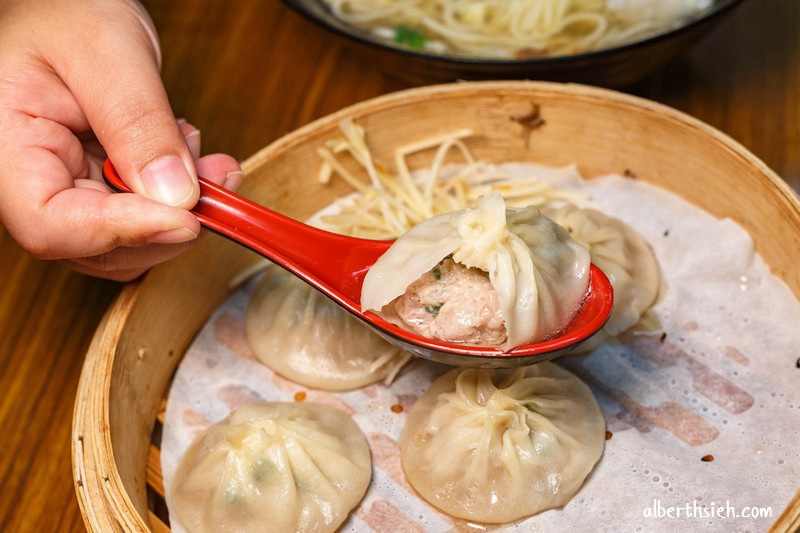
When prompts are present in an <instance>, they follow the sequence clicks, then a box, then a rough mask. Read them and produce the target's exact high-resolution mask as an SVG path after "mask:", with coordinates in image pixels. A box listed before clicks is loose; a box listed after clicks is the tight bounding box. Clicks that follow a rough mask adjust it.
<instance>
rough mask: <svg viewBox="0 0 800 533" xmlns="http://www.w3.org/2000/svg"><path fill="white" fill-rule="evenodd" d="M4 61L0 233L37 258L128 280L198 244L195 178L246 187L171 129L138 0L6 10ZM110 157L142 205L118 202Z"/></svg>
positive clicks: (29, 4) (230, 163) (2, 8)
mask: <svg viewBox="0 0 800 533" xmlns="http://www.w3.org/2000/svg"><path fill="white" fill-rule="evenodd" d="M0 50H3V53H2V54H1V55H0V223H2V224H3V225H4V226H5V228H6V229H7V231H8V232H9V233H10V234H11V236H12V237H13V238H14V239H15V240H16V241H17V242H19V243H20V245H21V246H22V247H23V248H24V249H25V250H26V251H27V252H29V253H30V254H31V255H33V256H34V257H37V258H41V259H58V260H61V261H63V262H65V263H67V264H69V265H70V266H71V267H72V268H74V269H76V270H78V271H80V272H84V273H87V274H91V275H96V276H101V277H106V278H110V279H115V280H129V279H133V278H135V277H136V276H138V275H139V274H141V273H142V272H144V271H145V270H146V269H147V268H149V267H150V266H152V265H154V264H156V263H159V262H162V261H166V260H167V259H170V258H171V257H173V256H175V255H177V254H179V253H180V252H182V251H184V250H185V249H186V248H188V247H189V246H191V243H192V242H193V241H194V239H195V238H196V237H197V235H198V234H199V231H200V226H199V223H198V221H197V219H196V218H195V217H194V215H192V214H191V213H189V212H188V211H187V209H189V208H191V207H192V206H193V205H194V204H195V202H196V201H197V197H198V194H199V189H198V185H197V173H198V172H199V173H200V174H201V175H202V176H203V177H205V178H206V179H209V180H211V181H214V182H216V183H218V184H221V185H224V186H225V187H227V188H230V189H233V188H235V187H236V186H237V185H238V183H239V181H240V180H241V177H242V173H241V170H240V168H239V165H238V163H237V162H236V161H235V160H234V159H233V158H231V157H229V156H226V155H222V154H216V155H211V156H206V157H202V158H201V157H200V154H199V152H200V132H199V131H198V130H197V129H196V128H194V127H193V126H191V125H190V124H187V123H185V122H180V123H179V122H177V121H176V120H175V117H174V116H173V113H172V110H171V108H170V106H169V102H168V99H167V96H166V92H165V91H164V87H163V85H162V82H161V79H160V76H159V61H160V59H159V53H160V52H159V49H158V43H157V40H156V37H155V30H154V29H153V28H152V24H151V22H150V20H149V18H148V16H147V14H146V13H145V11H144V10H143V8H142V7H141V6H140V5H139V4H138V3H137V2H136V1H135V0H0ZM95 135H96V136H95ZM98 141H99V143H98ZM106 153H107V155H108V156H109V157H110V158H111V160H112V161H113V162H114V165H115V167H116V168H117V171H118V172H119V173H120V176H121V177H122V178H123V179H124V180H125V182H126V183H127V184H128V185H129V186H130V187H131V189H133V190H134V191H136V192H137V193H139V194H113V193H111V192H110V190H109V189H108V187H107V186H106V185H105V184H104V183H103V180H102V174H101V164H102V161H103V159H104V157H105V156H106Z"/></svg>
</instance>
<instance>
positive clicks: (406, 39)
mask: <svg viewBox="0 0 800 533" xmlns="http://www.w3.org/2000/svg"><path fill="white" fill-rule="evenodd" d="M427 40H428V37H426V36H425V35H423V34H422V33H420V32H419V31H417V30H415V29H414V28H409V27H408V26H397V27H395V29H394V41H395V42H396V43H398V44H404V45H406V46H408V47H409V48H413V49H415V50H422V49H423V48H425V42H426V41H427Z"/></svg>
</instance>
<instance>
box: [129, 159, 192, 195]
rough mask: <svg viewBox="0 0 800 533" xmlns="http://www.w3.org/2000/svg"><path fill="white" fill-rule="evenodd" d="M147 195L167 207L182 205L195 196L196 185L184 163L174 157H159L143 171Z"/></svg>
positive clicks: (143, 182) (143, 181)
mask: <svg viewBox="0 0 800 533" xmlns="http://www.w3.org/2000/svg"><path fill="white" fill-rule="evenodd" d="M142 184H143V185H144V188H145V193H146V194H147V196H148V197H150V198H152V199H153V200H157V201H159V202H162V203H165V204H167V205H181V204H183V203H184V202H186V201H187V200H188V199H189V198H190V197H191V196H192V195H193V194H194V183H193V180H192V177H191V176H190V175H189V172H188V171H187V170H186V166H184V164H183V161H181V159H180V158H179V157H176V156H174V155H168V156H164V157H159V158H158V159H156V160H155V161H153V162H151V163H150V164H148V165H147V166H146V167H145V168H144V170H143V171H142Z"/></svg>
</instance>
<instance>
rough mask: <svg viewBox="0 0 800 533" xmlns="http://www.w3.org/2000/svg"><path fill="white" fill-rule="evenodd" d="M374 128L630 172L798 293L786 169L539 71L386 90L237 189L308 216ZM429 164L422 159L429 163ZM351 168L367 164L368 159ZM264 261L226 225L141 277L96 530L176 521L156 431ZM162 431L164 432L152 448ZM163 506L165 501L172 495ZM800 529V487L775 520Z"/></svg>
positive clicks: (80, 399)
mask: <svg viewBox="0 0 800 533" xmlns="http://www.w3.org/2000/svg"><path fill="white" fill-rule="evenodd" d="M347 118H353V119H354V120H356V121H357V122H358V123H359V124H361V125H362V126H364V127H365V128H366V130H367V132H368V139H369V142H370V146H371V148H372V150H373V153H374V155H375V156H376V158H377V159H379V160H381V161H383V162H385V163H387V164H390V163H391V162H392V161H393V157H392V155H393V149H394V148H395V147H397V146H401V145H405V144H408V143H411V142H413V141H417V140H419V139H421V138H426V137H431V136H435V135H437V134H443V133H446V132H450V131H453V130H455V129H460V128H470V129H472V130H473V132H475V134H476V135H477V136H476V137H475V138H473V139H471V140H470V142H469V145H470V148H471V149H472V150H473V152H474V154H475V155H476V156H477V157H478V158H480V159H484V160H488V161H494V162H501V161H535V162H539V163H544V164H551V165H565V164H569V163H576V164H577V165H578V167H579V168H580V170H581V172H582V173H583V174H584V175H586V176H593V175H598V174H603V173H609V172H617V173H624V172H627V173H628V174H629V175H632V176H635V177H636V178H637V179H641V180H645V181H648V182H652V183H655V184H657V185H659V186H661V187H664V188H666V189H668V190H671V191H673V192H675V193H678V194H680V195H681V196H683V197H684V198H686V199H687V200H689V201H691V202H693V203H695V204H696V205H698V206H700V207H702V208H704V209H705V210H707V211H709V212H710V213H712V214H714V215H716V216H718V217H730V218H732V219H734V220H736V221H737V222H738V223H739V224H741V225H742V226H743V227H744V228H746V229H747V230H748V231H749V232H750V234H751V235H752V236H753V239H754V240H755V242H756V246H757V249H758V251H759V252H760V253H761V255H762V256H763V258H764V259H765V260H766V261H767V263H768V264H769V265H770V266H771V268H772V271H773V273H774V274H776V275H777V276H779V277H781V278H782V279H783V280H784V281H785V282H786V283H787V284H788V285H789V286H790V287H791V289H792V290H793V291H794V294H795V295H796V296H797V297H798V298H800V269H797V268H796V266H795V265H797V264H798V263H800V200H798V197H797V195H796V194H795V193H794V191H793V190H792V189H790V188H789V187H788V186H787V185H786V184H785V183H784V182H783V180H781V179H780V178H779V177H778V176H777V175H776V174H775V173H774V172H772V171H771V170H770V169H769V168H767V167H766V165H764V163H762V162H761V161H760V160H758V159H757V158H756V157H755V156H753V155H752V154H750V153H749V152H748V151H747V150H746V149H744V148H743V147H742V146H740V145H739V144H737V143H736V142H735V141H733V140H732V139H730V138H729V137H727V136H725V135H724V134H722V133H720V132H719V131H717V130H715V129H713V128H711V127H709V126H707V125H706V124H703V123H702V122H700V121H698V120H695V119H693V118H691V117H689V116H687V115H684V114H682V113H680V112H677V111H675V110H673V109H671V108H668V107H665V106H663V105H659V104H656V103H653V102H650V101H647V100H643V99H640V98H636V97H632V96H628V95H623V94H620V93H617V92H613V91H609V90H604V89H597V88H591V87H586V86H579V85H564V84H555V83H541V82H518V81H515V82H502V81H500V82H472V83H457V84H448V85H440V86H432V87H426V88H420V89H412V90H408V91H403V92H399V93H394V94H390V95H387V96H383V97H379V98H375V99H372V100H369V101H366V102H363V103H360V104H357V105H354V106H351V107H349V108H346V109H344V110H342V111H339V112H337V113H334V114H332V115H330V116H327V117H325V118H322V119H320V120H317V121H315V122H313V123H311V124H309V125H307V126H305V127H303V128H301V129H299V130H297V131H295V132H293V133H291V134H289V135H287V136H285V137H283V138H281V139H279V140H278V141H276V142H274V143H273V144H271V145H269V146H268V147H266V148H264V149H263V150H261V151H260V152H258V153H256V154H255V155H253V156H252V157H251V158H250V159H248V160H247V161H246V162H245V163H244V165H243V166H244V169H245V171H246V174H247V177H246V179H245V180H244V183H243V185H242V187H241V189H240V192H241V193H242V194H243V195H245V196H247V197H250V198H252V199H253V200H255V201H256V202H259V203H262V204H264V205H266V206H268V207H270V208H272V209H274V210H276V211H279V212H281V213H284V214H287V215H289V216H292V217H294V218H297V219H304V218H306V217H308V216H309V215H311V214H312V213H313V212H315V211H317V210H318V209H320V208H322V207H323V206H325V205H327V204H329V203H330V202H331V201H332V200H333V199H334V198H336V197H339V196H341V195H343V194H346V193H348V192H349V190H348V189H347V187H346V186H345V185H342V184H338V183H332V184H330V185H325V186H323V185H320V184H319V183H318V182H317V172H318V169H319V164H320V159H319V158H318V156H317V155H316V150H317V148H318V147H320V146H321V145H322V144H323V143H324V142H325V141H327V140H329V139H333V138H335V137H337V136H338V125H339V123H340V122H341V121H342V120H343V119H347ZM422 157H424V156H420V159H419V160H417V161H414V160H413V159H412V163H415V162H416V163H418V164H424V163H425V161H423V160H422ZM353 170H354V171H356V168H355V166H353ZM258 259H259V258H258V257H257V256H256V255H255V254H252V253H251V252H249V251H247V250H244V249H243V248H240V247H239V246H237V245H235V244H233V243H231V242H229V241H227V240H225V239H221V238H219V237H217V236H214V235H209V236H206V237H205V238H203V239H202V242H201V243H199V245H198V246H196V247H194V248H193V249H192V250H191V251H190V252H188V253H186V254H184V255H182V256H181V257H178V258H177V259H174V260H173V261H170V262H169V263H168V264H165V265H162V266H159V267H157V268H155V269H153V270H151V271H150V272H149V273H148V274H146V275H145V276H144V277H142V278H141V279H139V280H138V281H136V282H133V283H130V284H128V285H127V286H126V287H125V288H124V289H123V290H122V292H121V294H120V295H119V297H118V299H117V300H116V302H115V303H114V304H113V305H112V307H111V308H110V309H109V310H108V312H107V313H106V315H105V317H104V318H103V320H102V322H101V324H100V325H99V327H98V329H97V332H96V333H95V336H94V339H93V341H92V343H91V345H90V347H89V351H88V353H87V356H86V362H85V364H84V368H83V372H82V375H81V380H80V385H79V389H78V395H77V400H76V404H75V413H74V421H73V429H72V459H73V476H74V482H75V488H76V491H77V495H78V500H79V502H80V506H81V509H82V512H83V516H84V520H85V522H86V525H87V527H88V528H89V529H90V530H93V531H104V532H105V531H112V530H113V531H118V530H124V531H148V530H155V531H159V530H166V529H167V528H166V526H165V525H164V523H163V522H162V521H161V520H159V519H158V517H157V514H156V513H155V512H154V511H155V509H156V507H158V505H159V501H158V499H159V494H158V493H159V488H160V464H159V461H158V442H157V439H154V438H152V437H153V431H154V428H159V427H160V424H159V423H158V417H159V412H160V410H161V409H162V402H163V398H164V397H165V395H166V393H167V391H168V388H169V384H170V381H171V379H172V375H173V373H174V371H175V369H176V367H177V365H178V363H179V361H180V359H181V357H182V355H183V353H184V352H185V350H186V348H187V347H188V345H189V344H190V342H191V340H192V339H193V337H194V335H195V334H196V333H197V332H198V331H199V329H200V328H201V327H202V325H203V324H204V322H205V321H206V319H207V318H208V317H209V316H210V315H211V313H212V311H213V310H214V309H215V308H216V307H217V306H219V305H220V304H221V303H222V302H223V300H224V299H225V298H226V297H227V296H228V295H229V294H230V292H231V288H230V282H231V280H232V279H233V278H234V277H235V276H236V275H237V274H238V273H240V272H241V271H242V270H244V269H245V268H247V267H248V266H250V265H252V264H253V263H254V262H256V261H257V260H258ZM151 440H152V441H154V443H153V444H152V445H151ZM161 503H162V504H163V501H162V502H161ZM798 525H800V493H798V495H797V496H796V497H795V498H794V500H793V502H792V504H790V506H789V508H787V509H786V511H785V512H784V513H783V515H782V516H781V517H780V518H778V521H777V522H776V523H775V525H774V528H773V529H774V530H776V531H794V530H796V528H797V527H798Z"/></svg>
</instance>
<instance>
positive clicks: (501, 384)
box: [400, 363, 605, 524]
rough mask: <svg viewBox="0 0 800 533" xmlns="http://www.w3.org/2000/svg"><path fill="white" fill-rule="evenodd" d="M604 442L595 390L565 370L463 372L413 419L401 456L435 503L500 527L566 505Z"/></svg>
mask: <svg viewBox="0 0 800 533" xmlns="http://www.w3.org/2000/svg"><path fill="white" fill-rule="evenodd" d="M604 443H605V420H604V419H603V415H602V413H601V411H600V408H599V406H598V405H597V402H596V401H595V399H594V396H593V395H592V393H591V391H590V390H589V387H587V386H586V385H585V384H584V383H583V382H582V381H581V380H579V379H578V378H577V377H575V376H574V375H573V374H571V373H570V372H568V371H566V370H564V369H562V368H561V367H559V366H557V365H555V364H553V363H540V364H537V365H533V366H529V367H526V368H520V369H517V370H513V371H510V370H506V371H496V370H486V369H456V370H452V371H450V372H448V373H447V374H445V375H443V376H442V377H440V378H438V379H437V380H436V381H435V382H434V383H433V384H432V385H431V387H430V388H429V389H428V391H427V392H426V393H425V394H424V395H423V396H422V397H421V398H420V399H419V400H418V401H417V403H416V404H415V405H414V406H413V408H412V409H411V411H410V412H409V414H408V418H407V420H406V425H405V428H404V429H403V434H402V437H401V440H400V458H401V461H402V465H403V470H404V471H405V474H406V478H407V479H408V481H409V483H410V484H411V486H413V487H414V489H416V491H417V492H418V493H419V494H420V496H422V498H424V499H425V500H426V501H428V502H429V503H430V504H432V505H434V506H435V507H437V508H439V509H441V510H442V511H444V512H445V513H447V514H449V515H452V516H455V517H457V518H463V519H465V520H471V521H476V522H484V523H491V524H496V523H505V522H511V521H513V520H517V519H519V518H523V517H526V516H530V515H532V514H535V513H538V512H541V511H544V510H546V509H552V508H555V507H561V506H563V505H565V504H566V503H567V502H568V501H569V500H570V499H571V498H572V497H573V496H574V495H575V493H576V492H577V491H578V489H579V488H580V487H581V485H582V484H583V482H584V480H585V479H586V476H587V475H588V474H589V472H591V470H592V468H594V465H595V464H596V463H597V461H598V460H599V459H600V456H601V455H602V453H603V446H604Z"/></svg>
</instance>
